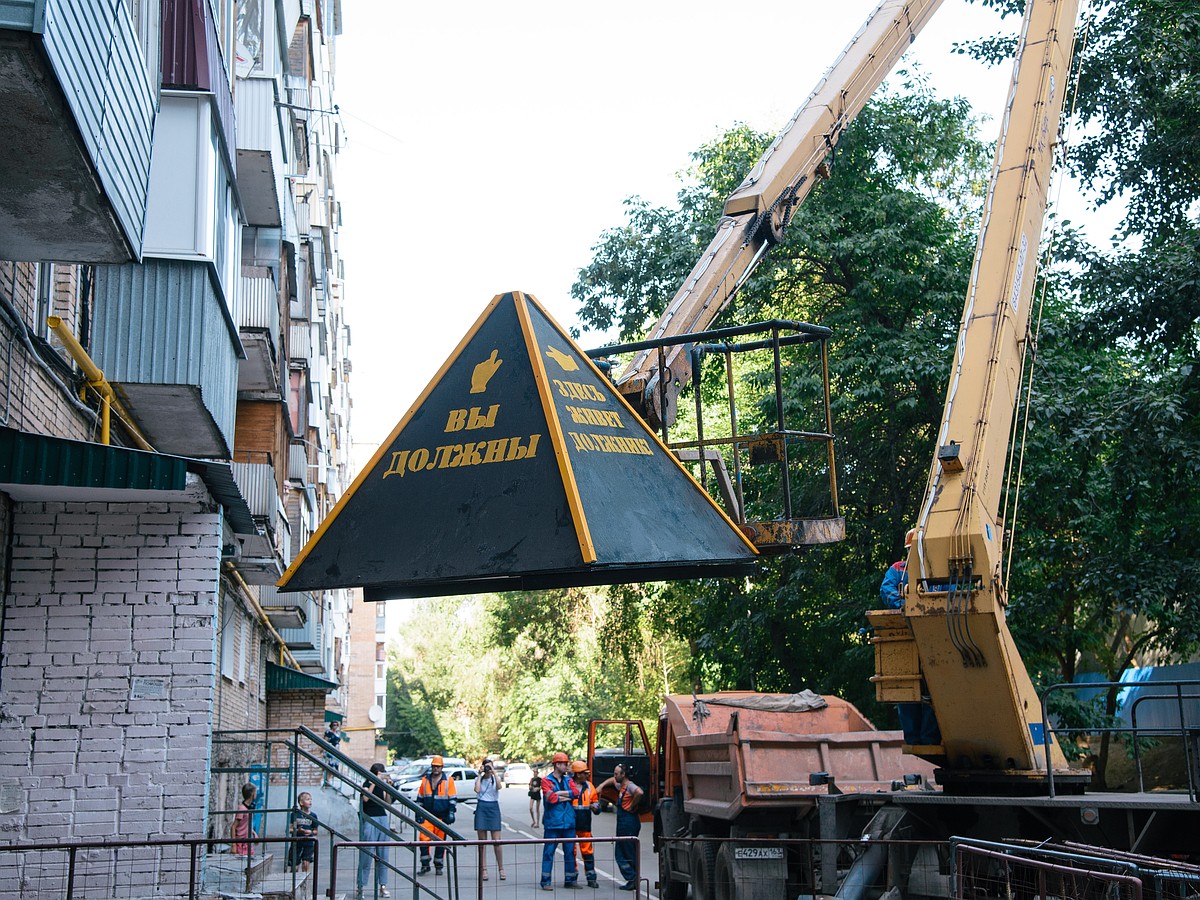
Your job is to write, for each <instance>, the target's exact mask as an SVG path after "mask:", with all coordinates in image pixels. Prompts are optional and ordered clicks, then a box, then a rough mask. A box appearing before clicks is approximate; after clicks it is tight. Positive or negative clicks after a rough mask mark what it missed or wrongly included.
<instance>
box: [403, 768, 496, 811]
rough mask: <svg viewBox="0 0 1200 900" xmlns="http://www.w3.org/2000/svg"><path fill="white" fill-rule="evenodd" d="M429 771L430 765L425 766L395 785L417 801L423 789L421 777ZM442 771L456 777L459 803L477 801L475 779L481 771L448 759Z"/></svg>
mask: <svg viewBox="0 0 1200 900" xmlns="http://www.w3.org/2000/svg"><path fill="white" fill-rule="evenodd" d="M428 771H429V766H424V767H423V768H422V769H421V770H420V771H419V772H417V773H415V774H413V775H408V776H406V777H405V778H404V779H403V780H395V787H396V790H398V791H399V792H400V793H401V794H403V795H404V796H405V797H407V798H408V799H409V800H411V801H412V802H413V803H416V802H417V791H419V790H420V789H421V779H422V778H424V777H425V774H426V773H427V772H428ZM442 772H443V773H444V774H445V775H446V777H447V778H452V779H454V790H455V793H456V794H457V796H458V802H459V803H474V802H475V779H476V778H478V777H479V773H478V772H476V771H475V769H474V767H472V766H466V765H451V764H450V761H449V760H447V761H446V765H445V767H444V768H443V769H442Z"/></svg>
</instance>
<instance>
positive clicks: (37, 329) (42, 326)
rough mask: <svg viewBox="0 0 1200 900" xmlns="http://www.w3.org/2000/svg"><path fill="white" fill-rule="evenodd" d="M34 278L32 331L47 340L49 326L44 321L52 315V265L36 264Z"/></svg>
mask: <svg viewBox="0 0 1200 900" xmlns="http://www.w3.org/2000/svg"><path fill="white" fill-rule="evenodd" d="M35 277H36V278H37V291H36V298H37V309H36V310H35V312H34V314H33V331H34V334H36V335H37V336H38V337H40V338H42V339H43V340H48V339H49V337H50V326H49V325H47V324H46V320H47V319H49V318H50V317H51V316H52V315H54V263H46V262H44V263H38V264H37V269H36V270H35Z"/></svg>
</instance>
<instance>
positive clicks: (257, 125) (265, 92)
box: [234, 78, 288, 165]
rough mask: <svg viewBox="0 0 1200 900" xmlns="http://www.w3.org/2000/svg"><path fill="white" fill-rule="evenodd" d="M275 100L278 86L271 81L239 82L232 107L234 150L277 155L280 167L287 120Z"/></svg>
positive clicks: (285, 153) (271, 79)
mask: <svg viewBox="0 0 1200 900" xmlns="http://www.w3.org/2000/svg"><path fill="white" fill-rule="evenodd" d="M278 99H279V82H278V80H277V79H275V78H239V79H238V90H237V97H236V99H235V101H234V102H235V106H236V109H237V124H238V133H237V147H238V149H239V150H266V151H270V152H272V153H281V154H282V156H281V157H280V163H281V164H284V165H286V163H287V160H288V154H287V152H286V149H287V138H286V135H287V126H286V125H285V121H286V120H287V118H288V117H287V116H285V115H281V112H284V110H281V109H280V108H279V107H277V106H276V105H275V101H276V100H278Z"/></svg>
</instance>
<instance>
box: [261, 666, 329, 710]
mask: <svg viewBox="0 0 1200 900" xmlns="http://www.w3.org/2000/svg"><path fill="white" fill-rule="evenodd" d="M337 687H338V683H337V682H336V681H329V680H328V679H325V678H318V677H317V676H316V675H309V674H308V673H307V672H301V671H300V670H298V669H289V668H287V667H286V666H281V665H278V664H277V663H273V662H271V661H270V660H267V690H268V691H321V692H323V693H328V692H329V691H332V690H336V689H337ZM334 715H337V714H336V713H334ZM325 721H326V722H328V721H330V719H329V713H328V711H327V712H326V713H325Z"/></svg>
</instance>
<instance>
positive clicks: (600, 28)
mask: <svg viewBox="0 0 1200 900" xmlns="http://www.w3.org/2000/svg"><path fill="white" fill-rule="evenodd" d="M874 7H875V2H873V0H839V2H836V3H828V2H817V0H757V2H755V3H753V4H741V5H737V6H736V7H735V5H734V4H730V3H728V2H721V3H718V2H715V0H636V2H635V0H608V2H606V3H604V4H597V3H585V2H580V3H570V2H549V0H507V2H505V3H494V2H492V3H484V2H480V0H465V2H461V0H460V2H457V3H456V2H445V3H415V2H397V0H343V4H342V8H343V15H344V19H343V33H342V35H341V36H340V37H339V39H338V44H337V54H338V58H337V74H336V86H335V91H336V101H337V103H338V105H339V107H340V110H341V116H342V123H343V125H344V127H345V133H346V137H347V143H346V146H345V148H344V150H343V152H342V154H341V158H340V161H339V164H338V171H337V178H336V182H335V187H336V191H337V196H338V199H339V200H340V201H341V203H342V213H343V217H342V230H341V238H340V252H341V255H342V258H343V260H344V262H345V266H346V297H347V310H348V311H347V315H346V318H347V321H348V323H349V325H350V328H351V349H350V355H351V359H352V363H353V375H352V381H351V389H352V396H353V398H354V399H353V402H354V409H353V413H352V416H351V427H352V429H353V434H354V441H355V454H354V455H355V457H356V459H357V460H358V462H359V464H362V463H365V461H366V460H367V459H369V457H370V456H371V454H372V453H373V452H374V450H375V449H376V447H377V446H378V445H379V444H380V443H381V442H382V441H383V440H384V439H385V438H386V437H387V436H388V434H389V433H390V432H391V431H392V429H393V428H394V427H395V425H396V424H397V423H398V422H399V421H400V419H401V418H402V417H403V416H404V414H405V412H406V411H407V410H408V409H409V407H410V406H411V405H412V403H413V402H414V401H415V400H416V398H417V396H418V395H419V394H420V392H421V391H422V390H423V389H424V388H425V386H426V385H427V384H428V382H429V381H430V379H431V378H432V377H433V376H434V375H435V374H436V372H437V370H438V368H439V367H440V366H441V365H442V363H443V362H444V361H445V360H446V358H447V357H448V356H449V354H450V353H451V352H452V350H453V349H454V347H455V346H456V345H457V343H458V341H459V340H460V339H461V338H462V337H463V335H464V334H465V333H466V332H467V330H468V329H469V328H470V326H471V325H472V323H473V322H474V321H475V320H476V318H477V317H478V316H479V314H480V313H481V312H482V311H483V309H484V307H485V306H486V305H487V304H488V302H489V301H490V300H491V299H492V297H493V296H494V295H496V294H498V293H503V292H505V291H511V290H521V291H526V292H528V293H531V294H533V295H534V296H535V297H537V298H538V299H539V300H540V301H541V302H542V303H543V305H545V306H546V308H547V309H548V310H549V312H550V313H551V315H553V316H554V317H555V318H556V319H557V320H558V322H559V324H560V325H562V326H563V327H565V328H569V327H571V326H572V325H575V324H576V323H577V317H576V315H575V309H576V304H575V302H574V301H573V300H572V299H571V296H570V287H571V284H572V283H573V282H574V280H575V277H576V273H577V272H578V270H579V269H581V268H582V267H584V266H585V265H587V263H588V262H589V260H590V259H591V255H592V254H591V248H592V247H593V246H594V245H595V244H596V243H597V241H598V239H599V238H600V235H601V234H602V232H603V231H604V230H605V229H608V228H612V227H615V226H619V225H621V224H622V222H623V221H624V218H623V216H624V201H625V200H626V198H628V197H631V196H634V195H637V196H640V197H643V198H645V199H646V200H648V201H650V202H651V203H652V204H655V205H665V204H669V203H671V202H672V201H673V200H674V197H675V194H676V192H677V191H678V189H679V187H680V186H681V183H680V181H679V180H678V177H677V173H680V172H681V171H682V170H684V169H685V168H686V167H687V166H688V163H689V154H690V153H691V151H693V150H694V149H696V148H697V147H699V146H700V145H701V144H702V143H704V142H706V141H710V140H712V139H714V138H716V137H717V136H719V135H720V134H721V133H722V132H723V131H724V130H725V129H726V128H728V127H730V126H731V125H733V124H735V123H737V122H745V123H747V124H749V125H751V126H753V127H755V128H758V129H761V130H763V131H768V132H771V133H774V132H775V131H778V130H779V129H780V128H781V127H782V126H783V125H784V124H786V122H787V120H788V119H789V118H790V116H791V114H792V113H793V112H794V111H795V110H796V108H797V107H798V106H799V105H800V104H801V103H802V102H803V101H804V100H805V98H806V97H807V96H808V94H809V92H810V91H811V90H812V88H813V87H814V85H815V84H816V82H817V80H818V78H819V77H820V76H821V74H822V73H823V72H824V71H825V69H827V68H828V67H829V65H830V64H831V63H832V62H833V61H834V59H835V58H836V56H837V54H838V53H840V52H841V50H842V49H843V48H844V47H845V46H846V44H847V43H848V42H849V41H850V39H851V38H852V37H853V35H854V34H855V32H857V30H858V29H859V27H861V25H862V24H863V22H864V21H865V20H866V19H867V17H868V16H869V14H870V13H871V11H872V10H873V9H874ZM1018 24H1019V23H1018V22H1017V21H1016V19H1013V18H1010V19H1008V20H1006V21H1004V22H1001V21H1000V19H999V17H998V16H996V15H995V14H994V13H992V12H990V11H988V10H984V9H980V8H978V6H977V5H972V4H969V3H967V2H965V0H945V2H944V3H943V5H942V8H941V10H940V11H939V12H938V13H937V14H936V15H935V16H934V18H933V20H932V21H931V22H930V24H929V25H928V26H927V27H926V28H925V30H924V31H923V32H922V33H921V35H920V36H919V37H918V38H917V41H916V42H915V43H914V44H913V46H912V48H911V49H910V50H909V52H908V54H907V55H906V56H905V58H904V60H902V62H901V66H903V65H905V64H906V63H909V62H910V61H913V60H915V61H917V62H918V63H919V64H920V66H921V67H922V68H924V70H925V71H926V72H927V73H928V74H929V75H930V77H931V79H932V81H933V84H934V87H935V89H936V90H937V91H938V92H939V93H941V94H943V95H945V96H952V95H956V94H961V95H963V96H966V97H967V99H968V100H970V101H971V103H972V106H973V107H974V108H975V110H976V112H977V113H978V114H980V115H985V116H988V117H990V120H991V121H990V122H988V124H987V125H985V126H984V130H983V131H982V132H981V136H982V137H984V138H986V139H988V140H992V139H994V138H995V136H996V132H997V129H998V124H997V120H998V116H999V113H1000V111H1001V109H1002V107H1003V104H1004V100H1005V94H1006V91H1007V86H1008V80H1009V77H1010V75H1011V66H1010V65H1007V64H1006V65H1003V66H999V67H996V68H988V67H986V66H983V65H982V64H980V63H976V62H974V61H972V60H970V59H968V58H966V57H965V56H963V55H960V54H954V53H952V50H951V48H952V45H953V43H954V42H955V41H963V40H970V39H973V38H977V37H981V36H984V35H987V34H991V33H996V32H997V31H1000V30H1003V31H1005V32H1015V30H1016V28H1017V26H1018ZM604 343H606V340H605V339H604V337H603V336H598V335H594V334H593V335H588V334H585V336H584V338H583V340H582V341H581V344H582V345H583V346H584V347H585V348H588V347H593V346H599V345H602V344H604Z"/></svg>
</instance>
